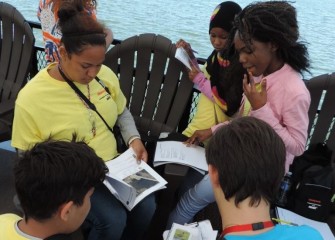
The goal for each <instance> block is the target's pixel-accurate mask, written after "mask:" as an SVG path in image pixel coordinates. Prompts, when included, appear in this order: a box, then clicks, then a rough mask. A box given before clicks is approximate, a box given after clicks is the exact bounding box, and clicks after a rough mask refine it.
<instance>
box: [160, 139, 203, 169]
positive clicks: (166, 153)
mask: <svg viewBox="0 0 335 240" xmlns="http://www.w3.org/2000/svg"><path fill="white" fill-rule="evenodd" d="M167 163H176V164H181V165H186V166H189V167H192V168H194V169H195V170H197V171H199V172H200V173H202V174H205V172H206V171H208V165H207V162H206V157H205V148H203V147H200V146H196V145H191V146H186V144H184V143H182V142H177V141H158V142H157V145H156V152H155V156H154V166H159V165H162V164H167Z"/></svg>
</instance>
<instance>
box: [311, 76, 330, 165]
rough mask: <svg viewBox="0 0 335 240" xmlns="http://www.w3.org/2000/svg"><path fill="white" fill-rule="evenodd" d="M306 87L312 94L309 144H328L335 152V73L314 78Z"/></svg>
mask: <svg viewBox="0 0 335 240" xmlns="http://www.w3.org/2000/svg"><path fill="white" fill-rule="evenodd" d="M306 86H307V88H308V90H309V92H310V94H311V105H310V108H309V112H308V116H309V126H308V133H309V135H308V136H309V137H308V144H313V143H326V144H327V146H328V147H329V148H330V149H331V150H333V152H335V126H334V123H335V72H334V73H332V74H323V75H320V76H317V77H313V78H311V79H310V80H307V81H306ZM334 155H335V154H333V159H334Z"/></svg>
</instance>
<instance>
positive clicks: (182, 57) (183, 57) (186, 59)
mask: <svg viewBox="0 0 335 240" xmlns="http://www.w3.org/2000/svg"><path fill="white" fill-rule="evenodd" d="M175 58H177V59H178V60H179V61H181V62H182V63H183V64H184V65H185V66H186V67H187V68H188V69H190V70H191V69H192V68H191V59H190V56H188V54H187V52H186V51H185V49H184V48H182V47H180V48H177V50H176V53H175Z"/></svg>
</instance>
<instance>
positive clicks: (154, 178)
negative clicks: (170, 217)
mask: <svg viewBox="0 0 335 240" xmlns="http://www.w3.org/2000/svg"><path fill="white" fill-rule="evenodd" d="M106 165H107V167H108V169H109V173H108V174H107V175H106V179H105V181H104V184H105V185H106V186H107V188H108V189H109V190H110V191H111V192H112V193H113V194H114V196H115V197H116V198H117V199H119V200H120V201H121V203H122V204H123V205H124V206H125V207H126V208H127V209H128V210H129V211H130V210H131V209H132V208H133V207H135V206H136V204H138V203H139V202H140V201H142V200H143V199H144V198H145V197H146V196H148V195H149V194H151V193H153V192H155V191H157V190H160V189H163V188H165V185H166V184H167V182H166V181H165V180H164V179H163V178H162V177H161V176H160V175H159V174H158V173H157V172H155V171H154V170H153V169H152V168H151V167H150V166H149V165H148V164H146V163H145V162H144V161H141V162H140V163H137V160H136V155H135V153H134V150H133V149H132V148H129V149H128V150H127V151H125V152H124V153H122V154H121V155H120V156H118V157H117V158H115V159H113V160H111V161H108V162H106Z"/></svg>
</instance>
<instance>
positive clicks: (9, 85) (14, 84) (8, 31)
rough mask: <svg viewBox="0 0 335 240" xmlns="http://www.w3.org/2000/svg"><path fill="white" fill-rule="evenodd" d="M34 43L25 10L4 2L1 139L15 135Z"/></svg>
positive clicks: (0, 19)
mask: <svg viewBox="0 0 335 240" xmlns="http://www.w3.org/2000/svg"><path fill="white" fill-rule="evenodd" d="M34 43H35V38H34V35H33V31H32V29H31V28H30V26H29V24H28V23H27V22H26V20H25V19H24V17H23V16H22V14H21V13H20V12H19V11H18V10H17V9H16V8H14V7H13V6H12V5H10V4H8V3H5V2H0V66H1V67H0V142H2V141H6V140H9V139H10V138H11V126H12V121H13V114H14V105H15V99H16V97H17V94H18V92H19V91H20V89H21V88H22V87H23V86H24V85H25V83H26V82H27V75H28V71H29V67H30V62H31V58H32V56H33V49H34Z"/></svg>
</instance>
